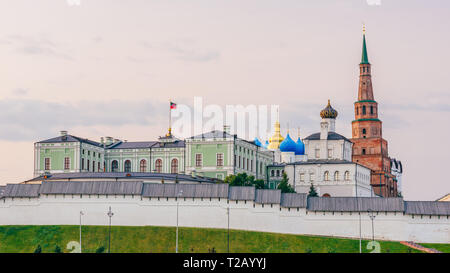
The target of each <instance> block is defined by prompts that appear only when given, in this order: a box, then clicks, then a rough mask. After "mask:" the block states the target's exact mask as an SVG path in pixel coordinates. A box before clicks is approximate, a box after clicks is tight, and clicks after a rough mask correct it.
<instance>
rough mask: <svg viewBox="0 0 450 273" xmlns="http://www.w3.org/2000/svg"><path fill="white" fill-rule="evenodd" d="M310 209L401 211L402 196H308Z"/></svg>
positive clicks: (402, 208) (402, 205)
mask: <svg viewBox="0 0 450 273" xmlns="http://www.w3.org/2000/svg"><path fill="white" fill-rule="evenodd" d="M307 208H308V210H310V211H335V212H352V211H362V212H364V211H369V210H371V211H379V212H397V211H398V212H403V211H404V204H403V199H402V198H397V197H395V198H379V197H358V198H355V197H310V198H309V199H308V207H307Z"/></svg>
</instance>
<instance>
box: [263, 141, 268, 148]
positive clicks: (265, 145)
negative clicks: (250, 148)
mask: <svg viewBox="0 0 450 273" xmlns="http://www.w3.org/2000/svg"><path fill="white" fill-rule="evenodd" d="M267 146H269V141H268V140H266V142H265V143H264V145H263V147H264V148H267Z"/></svg>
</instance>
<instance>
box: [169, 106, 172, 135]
mask: <svg viewBox="0 0 450 273" xmlns="http://www.w3.org/2000/svg"><path fill="white" fill-rule="evenodd" d="M171 134H172V101H171V100H170V99H169V136H170V135H171Z"/></svg>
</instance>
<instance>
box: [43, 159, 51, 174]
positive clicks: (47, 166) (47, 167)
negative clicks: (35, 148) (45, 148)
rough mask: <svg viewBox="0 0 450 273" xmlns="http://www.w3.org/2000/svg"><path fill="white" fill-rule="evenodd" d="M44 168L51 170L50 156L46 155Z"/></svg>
mask: <svg viewBox="0 0 450 273" xmlns="http://www.w3.org/2000/svg"><path fill="white" fill-rule="evenodd" d="M44 165H45V166H44V168H45V170H46V171H49V170H50V158H48V157H46V158H45V159H44Z"/></svg>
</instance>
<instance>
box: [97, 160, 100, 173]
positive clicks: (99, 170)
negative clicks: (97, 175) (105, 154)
mask: <svg viewBox="0 0 450 273" xmlns="http://www.w3.org/2000/svg"><path fill="white" fill-rule="evenodd" d="M97 171H98V172H100V162H98V169H97Z"/></svg>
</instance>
